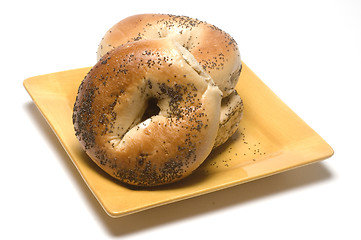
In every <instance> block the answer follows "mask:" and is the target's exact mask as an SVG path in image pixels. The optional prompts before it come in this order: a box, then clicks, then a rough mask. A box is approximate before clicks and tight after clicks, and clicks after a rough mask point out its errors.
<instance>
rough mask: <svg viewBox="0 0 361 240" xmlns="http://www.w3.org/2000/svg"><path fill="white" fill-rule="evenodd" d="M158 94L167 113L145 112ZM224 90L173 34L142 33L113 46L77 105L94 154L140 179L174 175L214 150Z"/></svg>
mask: <svg viewBox="0 0 361 240" xmlns="http://www.w3.org/2000/svg"><path fill="white" fill-rule="evenodd" d="M150 101H153V102H154V101H155V102H156V105H157V106H158V107H159V113H155V114H153V115H150V116H149V117H144V112H145V110H146V108H147V104H149V102H150ZM220 105H221V91H220V90H219V88H218V87H217V86H216V85H215V84H214V82H213V80H212V78H211V77H210V76H209V75H208V73H207V72H206V71H204V70H203V68H202V67H201V66H200V65H199V64H198V62H197V61H196V60H195V59H194V57H193V56H192V55H191V54H189V52H188V51H186V50H185V49H184V48H183V47H182V46H181V45H179V44H178V43H177V42H175V41H173V40H171V39H165V38H164V39H157V40H139V41H134V42H130V43H127V44H124V45H122V46H120V47H117V48H115V49H114V50H112V51H110V52H108V53H106V54H105V55H103V56H102V58H101V59H100V60H99V61H98V63H97V64H96V65H95V66H94V67H93V68H92V69H91V70H90V72H89V73H88V74H87V76H86V77H85V78H84V80H83V81H82V83H81V85H80V87H79V90H78V95H77V98H76V102H75V105H74V112H73V123H74V127H75V132H76V136H77V137H78V139H79V140H80V142H81V144H82V146H83V148H84V149H85V151H86V152H87V154H88V155H89V156H90V157H91V159H92V160H93V161H94V162H96V163H97V164H98V165H99V166H100V167H101V168H102V169H103V170H105V171H106V172H107V173H109V174H110V175H111V176H113V177H115V178H117V179H119V180H121V181H123V182H125V183H128V184H132V185H139V186H156V185H162V184H167V183H171V182H174V181H177V180H179V179H182V178H184V177H186V176H188V175H189V174H191V173H192V171H194V170H195V169H196V168H197V167H198V166H199V165H200V164H201V163H202V162H203V161H204V160H205V158H206V157H207V156H208V155H209V153H210V151H211V150H212V147H213V145H214V141H215V137H216V134H217V130H218V124H219V119H220Z"/></svg>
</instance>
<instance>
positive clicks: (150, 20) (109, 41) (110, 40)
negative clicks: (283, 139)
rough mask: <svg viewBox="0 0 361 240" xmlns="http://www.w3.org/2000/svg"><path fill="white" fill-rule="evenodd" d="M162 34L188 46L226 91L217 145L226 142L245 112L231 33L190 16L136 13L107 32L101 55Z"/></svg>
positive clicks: (239, 64) (237, 58) (237, 62)
mask: <svg viewBox="0 0 361 240" xmlns="http://www.w3.org/2000/svg"><path fill="white" fill-rule="evenodd" d="M160 38H169V39H172V40H174V41H175V42H177V43H179V44H180V45H182V46H183V47H184V48H186V49H187V50H188V51H189V52H190V53H191V54H192V55H193V56H194V58H195V59H196V60H197V61H198V63H199V65H200V66H201V67H202V68H203V69H204V71H205V72H207V73H208V74H209V75H210V76H211V78H212V79H213V81H214V83H215V84H216V85H217V86H218V87H219V89H220V90H221V91H222V96H223V100H222V104H221V108H222V111H221V119H220V125H219V131H218V133H217V137H216V142H215V145H214V147H217V146H219V145H221V144H223V143H224V142H225V141H226V140H227V139H228V138H229V137H230V136H232V135H233V134H234V132H235V131H236V130H237V126H238V124H239V122H240V119H241V117H242V112H243V103H242V100H241V98H240V97H239V95H238V93H237V92H236V91H235V90H234V87H235V86H236V84H237V81H238V78H239V75H240V71H241V67H242V65H241V59H240V53H239V49H238V46H237V44H236V42H235V41H234V39H233V38H232V37H231V36H230V35H229V34H227V33H225V32H224V31H222V30H220V29H219V28H217V27H215V26H213V25H211V24H208V23H206V22H203V21H200V20H198V19H194V18H189V17H186V16H175V15H165V14H140V15H134V16H130V17H128V18H125V19H123V20H122V21H120V22H118V23H117V24H115V25H114V26H113V27H111V28H110V29H109V30H108V31H107V32H106V33H105V35H104V37H103V38H102V40H101V42H100V44H99V46H98V51H97V59H98V60H99V59H101V58H102V57H103V56H104V55H105V54H106V53H107V52H109V51H111V50H113V49H115V48H116V47H118V46H120V45H122V44H125V43H128V42H133V41H139V40H143V39H160ZM230 103H231V104H230Z"/></svg>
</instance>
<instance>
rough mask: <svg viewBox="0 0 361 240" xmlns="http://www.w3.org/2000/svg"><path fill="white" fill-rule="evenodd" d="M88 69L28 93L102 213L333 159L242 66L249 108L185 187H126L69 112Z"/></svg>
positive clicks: (33, 86) (44, 81) (32, 82)
mask: <svg viewBox="0 0 361 240" xmlns="http://www.w3.org/2000/svg"><path fill="white" fill-rule="evenodd" d="M89 70H90V68H89V67H88V68H81V69H75V70H69V71H64V72H57V73H52V74H47V75H42V76H36V77H32V78H28V79H26V80H25V81H24V86H25V88H26V90H27V91H28V93H29V94H30V96H31V97H32V99H33V101H34V102H35V104H36V105H37V107H38V108H39V110H40V111H41V113H42V114H43V116H44V117H45V119H46V120H47V122H48V123H49V125H50V126H51V128H52V129H53V131H54V133H55V134H56V135H57V137H58V138H59V140H60V142H61V144H62V145H63V147H64V149H65V151H66V152H67V153H68V155H69V156H70V158H71V160H72V161H73V163H74V165H75V166H76V168H77V169H78V171H79V173H80V174H81V176H82V177H83V179H84V181H85V182H86V184H87V185H88V187H89V188H90V190H91V191H92V193H93V194H94V195H95V197H96V198H97V200H98V201H99V203H100V204H101V206H102V207H103V208H104V210H105V211H106V212H107V213H108V214H109V215H110V216H112V217H120V216H124V215H127V214H131V213H135V212H138V211H142V210H145V209H149V208H152V207H156V206H160V205H164V204H167V203H171V202H175V201H179V200H182V199H186V198H191V197H194V196H198V195H201V194H205V193H209V192H213V191H217V190H220V189H224V188H227V187H231V186H234V185H237V184H241V183H245V182H248V181H251V180H255V179H258V178H261V177H265V176H269V175H272V174H276V173H279V172H282V171H285V170H289V169H292V168H295V167H299V166H302V165H306V164H310V163H313V162H316V161H319V160H323V159H325V158H327V157H330V156H332V155H333V150H332V148H331V147H330V146H329V145H328V144H327V143H326V142H325V141H324V140H323V139H322V138H321V137H320V136H319V135H318V134H317V133H316V132H315V131H313V130H312V129H311V128H310V127H309V126H308V125H307V124H306V123H305V122H304V121H303V120H302V119H300V118H299V117H298V116H297V115H296V114H295V113H294V112H293V111H292V110H291V109H289V108H288V107H287V106H286V105H285V104H284V103H283V102H282V101H281V100H280V99H279V98H278V97H277V96H276V95H275V94H274V93H273V92H272V91H271V90H270V89H269V88H268V87H267V86H266V85H265V84H264V83H263V82H262V81H261V80H260V79H259V78H258V77H257V76H256V75H255V74H254V73H253V72H252V71H251V70H250V69H249V68H248V67H247V65H246V64H244V63H243V69H242V73H241V76H240V79H239V82H238V85H237V91H238V93H239V95H240V96H241V97H242V99H243V101H244V108H245V110H244V115H243V119H242V120H241V124H240V128H239V129H238V131H237V132H236V133H235V134H234V135H233V136H232V137H231V138H230V139H229V140H228V141H227V142H226V143H225V144H223V145H222V146H220V147H218V148H216V149H214V150H213V151H212V153H211V154H210V156H209V157H208V158H207V159H206V160H205V162H204V163H203V164H202V165H201V166H200V167H199V168H198V169H197V170H196V171H195V172H194V173H193V174H192V175H191V176H189V177H187V178H185V179H184V180H182V181H180V182H177V183H174V184H171V185H168V186H162V187H156V188H150V189H147V188H146V189H142V188H129V187H126V186H125V185H123V184H121V183H119V182H118V181H117V180H114V179H113V178H112V177H110V176H108V175H107V174H106V173H105V172H103V171H102V170H101V169H100V168H99V167H98V166H97V165H96V164H95V163H93V162H92V161H91V159H90V158H89V157H88V156H87V155H86V154H85V152H84V151H83V150H82V148H81V146H80V144H79V142H78V140H77V138H76V137H75V134H74V128H73V124H72V110H73V105H74V102H75V97H76V94H77V91H78V87H79V84H80V82H81V81H82V80H83V78H84V76H85V75H86V73H87V72H88V71H89Z"/></svg>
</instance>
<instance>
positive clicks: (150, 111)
mask: <svg viewBox="0 0 361 240" xmlns="http://www.w3.org/2000/svg"><path fill="white" fill-rule="evenodd" d="M157 104H158V99H156V98H149V99H148V101H147V107H146V109H145V111H144V113H143V116H142V119H141V122H143V121H145V120H147V119H148V118H150V117H152V116H155V115H158V114H159V112H160V108H159V107H158V105H157Z"/></svg>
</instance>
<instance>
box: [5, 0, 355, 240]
mask: <svg viewBox="0 0 361 240" xmlns="http://www.w3.org/2000/svg"><path fill="white" fill-rule="evenodd" d="M136 13H172V14H179V15H187V16H191V17H195V18H198V19H200V20H205V21H207V22H209V23H212V24H214V25H216V26H218V27H219V28H221V29H223V30H225V31H226V32H228V33H230V34H231V35H232V36H233V37H234V38H235V40H236V41H237V42H238V44H239V47H240V50H241V54H242V58H243V60H244V61H245V62H246V64H247V65H248V66H249V67H250V68H251V69H252V70H253V71H254V72H255V73H256V74H257V75H258V76H259V77H260V78H261V79H262V80H263V81H264V82H265V84H266V85H268V86H269V87H270V88H271V89H272V90H273V91H274V92H275V93H276V94H277V95H278V96H279V97H280V98H281V99H282V100H283V101H284V102H285V103H286V104H287V105H288V106H289V107H290V108H291V109H292V110H294V111H295V112H296V113H297V114H298V115H299V116H300V117H301V118H302V119H304V120H305V121H306V123H308V124H309V125H310V126H311V127H312V128H313V129H314V130H315V131H316V132H317V133H319V134H320V135H321V136H322V137H323V138H324V139H325V140H326V141H327V142H328V143H329V144H330V145H331V147H332V148H333V149H334V150H335V155H334V156H333V157H331V158H329V159H327V160H325V161H322V162H320V163H316V164H313V165H309V166H306V167H302V168H299V169H296V170H292V171H288V172H285V173H282V174H278V175H275V176H272V177H268V178H264V179H261V180H257V181H254V182H251V183H247V184H243V185H239V186H236V187H233V188H230V189H227V190H223V191H219V192H216V193H212V194H207V195H204V196H201V197H197V198H193V199H189V200H186V201H181V202H178V203H174V204H170V205H166V206H163V207H158V208H155V209H151V210H147V211H144V212H141V213H138V214H133V215H130V216H126V217H123V218H119V219H112V218H110V217H108V215H107V214H106V213H105V212H104V211H103V210H102V208H101V207H100V205H99V204H98V203H97V201H96V200H95V198H94V197H93V195H92V194H91V193H90V191H89V190H88V188H87V186H86V184H85V183H84V182H83V180H82V179H81V177H80V175H79V174H78V172H77V170H76V169H75V167H74V166H73V164H72V162H71V160H70V159H69V158H68V156H67V155H66V153H65V152H64V150H63V149H62V147H61V145H60V143H59V142H58V140H57V138H56V136H55V135H54V134H53V132H52V130H51V129H50V127H49V126H48V125H47V123H46V121H45V120H44V119H43V117H42V116H41V114H40V113H39V111H38V110H37V108H36V107H35V105H34V104H33V103H32V101H31V98H30V97H29V95H28V94H27V92H26V91H25V89H24V88H23V85H22V83H23V80H24V79H25V78H28V77H32V76H37V75H41V74H46V73H52V72H57V71H63V70H69V69H74V68H81V67H87V66H91V65H93V64H94V63H95V59H96V49H97V46H98V43H99V41H100V39H101V37H102V36H103V34H104V33H105V31H106V30H108V28H110V27H111V26H112V25H113V24H115V23H116V22H117V21H119V20H121V19H122V18H125V17H127V16H129V15H133V14H136ZM0 25H1V37H0V46H1V51H0V55H1V57H0V74H1V75H0V76H1V80H0V81H1V86H2V87H1V94H0V97H1V100H0V104H1V118H0V119H1V120H0V121H1V124H0V126H1V131H0V134H1V137H0V141H1V144H0V146H1V172H0V193H1V198H0V201H1V202H0V219H1V227H0V228H1V230H0V239H25V238H26V239H28V238H30V239H108V238H109V239H113V238H121V239H145V238H147V239H184V238H187V239H196V238H197V239H330V238H332V239H361V231H360V222H361V220H360V216H361V197H360V194H359V193H360V182H361V181H360V180H361V177H360V176H361V157H360V156H361V150H360V149H361V141H360V134H361V128H360V124H361V117H360V110H361V108H360V103H361V99H360V90H361V87H360V86H361V85H360V84H359V82H360V81H361V71H360V68H361V1H350V0H339V1H335V0H333V1H316V0H312V1H308V0H307V1H306V0H303V1H279V0H273V1H226V0H222V1H214V2H212V1H207V2H202V1H195V0H192V1H175V2H174V3H173V2H172V1H169V0H168V1H150V0H149V1H139V0H137V1H105V0H104V1H75V0H71V1H43V2H40V1H35V0H32V1H1V3H0Z"/></svg>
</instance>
